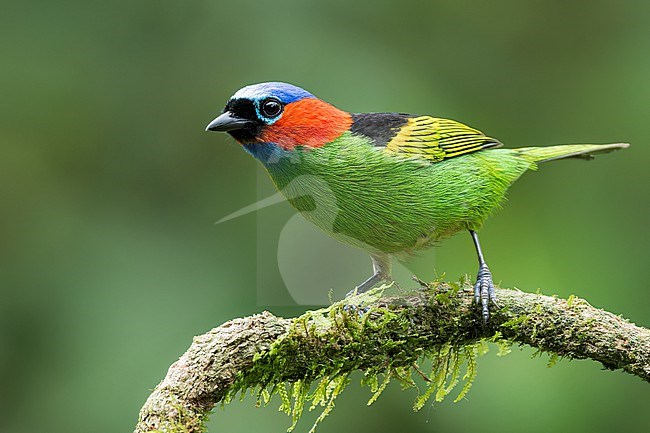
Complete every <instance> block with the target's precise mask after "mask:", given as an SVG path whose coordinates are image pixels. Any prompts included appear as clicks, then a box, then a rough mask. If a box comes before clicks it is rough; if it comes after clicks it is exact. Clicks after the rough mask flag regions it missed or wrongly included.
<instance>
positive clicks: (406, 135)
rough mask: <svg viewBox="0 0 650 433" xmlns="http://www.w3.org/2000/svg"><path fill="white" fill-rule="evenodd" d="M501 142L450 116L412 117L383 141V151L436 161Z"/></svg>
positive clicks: (500, 144)
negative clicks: (385, 142) (395, 132)
mask: <svg viewBox="0 0 650 433" xmlns="http://www.w3.org/2000/svg"><path fill="white" fill-rule="evenodd" d="M502 145H503V144H502V143H500V142H499V141H498V140H496V139H494V138H490V137H486V136H485V134H483V133H482V132H481V131H478V130H476V129H474V128H470V127H469V126H467V125H463V124H462V123H459V122H456V121H454V120H450V119H442V118H437V117H430V116H420V117H412V118H410V119H408V121H407V123H406V125H404V126H402V127H401V128H400V130H399V131H398V132H397V134H396V135H395V136H394V137H393V138H392V139H391V140H390V141H389V142H388V143H387V144H386V152H389V153H395V154H399V155H403V156H414V157H420V158H424V159H427V160H429V161H430V162H439V161H442V160H444V159H448V158H453V157H454V156H459V155H464V154H466V153H472V152H476V151H478V150H482V149H488V148H491V147H499V146H502Z"/></svg>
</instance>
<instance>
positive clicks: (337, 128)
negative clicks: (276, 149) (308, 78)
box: [258, 98, 352, 150]
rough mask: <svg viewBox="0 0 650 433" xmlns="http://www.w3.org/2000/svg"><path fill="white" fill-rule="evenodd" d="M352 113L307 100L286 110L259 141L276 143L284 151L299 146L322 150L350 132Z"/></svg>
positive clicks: (322, 102) (310, 99) (313, 99)
mask: <svg viewBox="0 0 650 433" xmlns="http://www.w3.org/2000/svg"><path fill="white" fill-rule="evenodd" d="M351 125H352V117H351V116H350V114H349V113H347V112H345V111H343V110H339V109H338V108H336V107H334V106H332V105H330V104H328V103H327V102H325V101H321V100H320V99H316V98H305V99H301V100H300V101H296V102H292V103H290V104H287V106H286V107H284V113H283V114H282V117H280V119H278V121H277V122H275V123H274V124H272V125H269V126H266V127H265V128H264V129H263V131H262V134H260V136H259V138H258V140H259V141H260V142H265V143H276V144H277V145H279V146H280V147H282V148H283V149H284V150H293V149H294V148H295V147H296V146H307V147H321V146H324V145H325V144H327V143H329V142H330V141H333V140H334V139H336V138H337V137H339V136H340V135H341V134H343V133H344V132H345V131H347V130H348V129H350V126H351Z"/></svg>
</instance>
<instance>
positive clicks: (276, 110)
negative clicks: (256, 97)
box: [260, 98, 282, 117]
mask: <svg viewBox="0 0 650 433" xmlns="http://www.w3.org/2000/svg"><path fill="white" fill-rule="evenodd" d="M260 111H261V112H262V114H263V115H264V117H275V116H277V115H278V114H280V113H281V112H282V102H280V101H278V100H277V99H275V98H267V99H265V100H263V101H262V102H261V103H260Z"/></svg>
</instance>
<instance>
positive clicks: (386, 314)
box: [135, 283, 650, 433]
mask: <svg viewBox="0 0 650 433" xmlns="http://www.w3.org/2000/svg"><path fill="white" fill-rule="evenodd" d="M379 295H380V294H378V293H377V291H375V292H374V293H371V294H369V295H366V294H364V295H359V296H357V297H356V298H352V299H348V300H346V302H340V303H336V304H334V305H332V306H331V307H329V308H327V309H323V310H318V311H316V312H307V313H306V314H304V315H303V316H300V317H298V318H295V319H284V318H280V317H276V316H274V315H272V314H271V313H268V312H263V313H261V314H258V315H254V316H251V317H245V318H240V319H234V320H231V321H229V322H226V323H225V324H223V325H221V326H219V327H217V328H214V329H212V330H211V331H209V332H207V333H206V334H203V335H201V336H198V337H195V338H194V341H193V343H192V345H191V346H190V348H189V349H188V350H187V352H185V354H183V356H181V357H180V359H179V360H178V361H176V362H175V363H174V364H173V365H172V366H171V367H170V368H169V371H168V372H167V377H165V379H164V380H163V381H162V382H161V383H160V384H159V385H158V386H157V387H156V389H155V390H154V391H153V393H152V394H151V395H150V396H149V398H148V399H147V401H146V403H145V405H144V407H143V408H142V410H141V411H140V417H139V420H138V424H137V426H136V428H135V432H136V433H139V432H148V431H154V430H158V431H163V432H177V431H183V432H200V431H203V429H204V427H203V423H204V421H205V419H206V416H207V415H208V414H209V412H210V411H211V410H212V408H213V407H214V405H215V404H216V403H219V402H222V401H224V399H225V398H227V396H228V395H230V394H231V393H233V392H234V391H237V390H242V389H246V388H248V387H255V386H267V385H269V384H270V385H274V384H278V383H280V382H283V381H290V382H295V381H303V383H307V384H309V383H311V382H313V381H315V380H318V379H320V378H323V377H328V375H330V376H331V375H334V374H341V373H347V372H351V371H354V370H364V371H384V370H385V369H386V368H387V366H390V368H398V367H411V366H413V365H415V363H416V362H417V361H418V359H419V358H421V357H422V356H423V355H427V354H431V353H433V352H432V351H433V350H435V349H436V348H438V349H439V348H440V347H442V346H443V345H445V344H449V343H451V344H453V345H466V344H471V343H473V342H476V341H478V340H480V339H483V338H491V339H495V338H496V339H499V338H503V339H506V340H509V341H511V342H515V343H519V344H527V345H530V346H532V347H536V348H539V349H541V350H543V351H548V352H552V353H554V354H557V355H559V356H562V357H568V358H574V359H586V358H589V359H593V360H595V361H598V362H600V363H601V364H602V365H603V366H604V367H605V368H606V369H611V370H615V369H622V370H623V371H625V372H627V373H630V374H633V375H635V376H638V377H640V378H641V379H642V380H644V381H647V382H650V330H649V329H646V328H642V327H639V326H636V325H634V324H632V323H630V322H629V321H627V320H625V319H623V318H621V317H619V316H616V315H614V314H612V313H609V312H606V311H603V310H600V309H597V308H594V307H592V306H591V305H589V304H588V303H587V302H586V301H584V300H582V299H579V298H575V297H573V296H571V297H570V298H569V299H568V300H563V299H558V298H556V297H550V296H544V295H539V294H531V293H523V292H520V291H516V290H505V289H497V298H498V299H499V306H500V308H499V309H498V310H497V311H495V312H494V314H493V316H492V317H491V318H490V320H489V322H488V323H487V325H484V324H483V323H482V318H481V316H480V312H479V309H478V308H476V307H475V305H474V304H473V293H472V290H471V287H469V286H468V285H464V286H462V287H460V286H459V285H458V284H455V283H449V284H447V283H438V284H436V285H435V286H433V287H429V289H428V290H422V291H420V292H418V293H415V294H411V295H406V296H399V297H389V298H381V299H378V296H379ZM360 304H366V306H367V312H365V313H364V314H360V312H363V311H365V309H354V308H352V309H350V308H349V305H360ZM346 305H348V307H346ZM283 389H284V388H283Z"/></svg>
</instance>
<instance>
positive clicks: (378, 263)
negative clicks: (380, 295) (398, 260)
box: [345, 254, 390, 298]
mask: <svg viewBox="0 0 650 433" xmlns="http://www.w3.org/2000/svg"><path fill="white" fill-rule="evenodd" d="M370 257H371V258H372V270H373V274H372V276H371V277H370V278H368V279H367V280H366V281H364V282H363V283H361V284H359V285H358V286H357V287H356V288H355V289H354V290H352V291H350V292H349V293H348V294H347V295H345V297H346V298H347V297H348V296H351V295H354V294H359V293H363V292H367V291H368V290H370V289H372V288H373V287H374V286H376V285H377V284H379V283H381V282H382V281H387V280H390V258H389V257H387V256H382V255H375V254H371V255H370Z"/></svg>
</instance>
